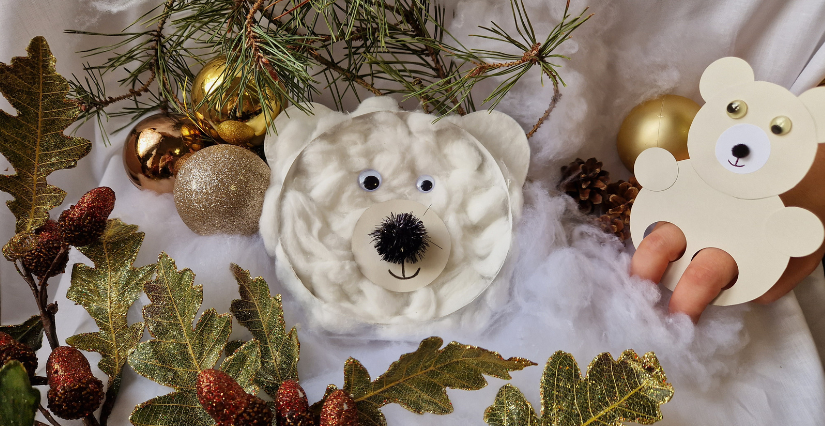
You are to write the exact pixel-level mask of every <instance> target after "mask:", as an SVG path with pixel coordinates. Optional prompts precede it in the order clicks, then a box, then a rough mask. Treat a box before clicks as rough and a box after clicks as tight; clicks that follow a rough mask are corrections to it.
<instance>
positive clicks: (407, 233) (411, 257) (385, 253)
mask: <svg viewBox="0 0 825 426" xmlns="http://www.w3.org/2000/svg"><path fill="white" fill-rule="evenodd" d="M370 237H372V243H373V245H374V246H375V250H376V251H378V255H379V256H381V259H382V260H384V261H386V262H390V263H395V264H397V265H403V264H404V263H405V262H406V263H416V262H418V261H419V260H421V259H422V258H423V257H424V253H426V251H427V248H428V247H430V236H429V235H427V228H425V227H424V222H422V221H421V219H419V218H417V217H415V216H414V215H413V214H412V213H401V214H395V213H390V215H389V216H388V217H386V218H384V220H383V221H381V224H380V225H378V227H377V228H376V229H375V231H372V232H371V233H370Z"/></svg>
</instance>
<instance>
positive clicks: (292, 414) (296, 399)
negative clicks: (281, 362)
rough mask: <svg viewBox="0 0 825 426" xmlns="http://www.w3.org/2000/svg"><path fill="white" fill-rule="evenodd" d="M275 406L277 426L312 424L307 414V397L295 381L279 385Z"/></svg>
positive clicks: (310, 417)
mask: <svg viewBox="0 0 825 426" xmlns="http://www.w3.org/2000/svg"><path fill="white" fill-rule="evenodd" d="M275 406H276V410H275V411H276V413H277V417H278V425H279V426H311V425H313V424H314V422H313V419H312V415H311V414H310V412H309V402H307V395H306V393H305V392H304V390H303V389H302V388H301V385H299V384H298V382H296V381H295V380H287V381H285V382H283V383H281V386H280V387H279V388H278V395H277V398H276V399H275Z"/></svg>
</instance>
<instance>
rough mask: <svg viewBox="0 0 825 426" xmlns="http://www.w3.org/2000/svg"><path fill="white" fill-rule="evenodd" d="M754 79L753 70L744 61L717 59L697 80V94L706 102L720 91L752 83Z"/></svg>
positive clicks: (728, 58) (732, 58) (729, 58)
mask: <svg viewBox="0 0 825 426" xmlns="http://www.w3.org/2000/svg"><path fill="white" fill-rule="evenodd" d="M755 80H756V78H755V77H754V75H753V68H751V66H750V65H748V63H747V62H745V60H744V59H739V58H734V57H727V58H722V59H717V60H716V61H714V62H713V63H712V64H710V65H708V67H707V68H705V72H704V73H702V78H701V79H700V80H699V92H700V93H701V94H702V99H704V100H705V102H707V101H708V100H710V98H712V97H713V96H714V95H716V94H717V93H719V91H721V90H722V89H725V88H727V87H730V86H736V85H737V84H742V83H752V82H753V81H755Z"/></svg>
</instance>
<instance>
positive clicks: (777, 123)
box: [771, 115, 791, 136]
mask: <svg viewBox="0 0 825 426" xmlns="http://www.w3.org/2000/svg"><path fill="white" fill-rule="evenodd" d="M790 131H791V119H790V118H788V117H785V116H784V115H780V116H779V117H776V118H774V119H773V120H771V133H773V134H775V135H780V136H782V135H787V134H788V132H790Z"/></svg>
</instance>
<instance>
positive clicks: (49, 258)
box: [23, 220, 69, 278]
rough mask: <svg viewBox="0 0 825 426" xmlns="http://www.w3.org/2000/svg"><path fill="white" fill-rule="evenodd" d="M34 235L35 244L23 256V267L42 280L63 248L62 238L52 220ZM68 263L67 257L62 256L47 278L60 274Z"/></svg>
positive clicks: (55, 223)
mask: <svg viewBox="0 0 825 426" xmlns="http://www.w3.org/2000/svg"><path fill="white" fill-rule="evenodd" d="M35 234H37V243H36V244H35V246H34V248H33V249H32V250H30V251H29V252H28V253H26V254H25V255H23V266H25V267H26V268H27V269H28V270H29V271H31V273H32V274H34V275H35V276H37V277H40V278H42V277H43V276H44V275H46V273H48V272H49V268H51V267H52V263H54V261H55V260H56V259H57V256H58V255H59V254H60V249H61V247H63V238H61V236H60V231H59V229H58V227H57V222H55V221H53V220H48V221H46V223H45V224H43V226H41V227H40V228H38V229H37V231H35ZM68 261H69V257H68V256H63V259H62V260H61V262H60V264H58V265H55V268H54V270H52V273H51V275H49V277H53V276H55V275H57V274H62V273H63V271H65V270H66V263H67V262H68Z"/></svg>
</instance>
